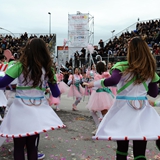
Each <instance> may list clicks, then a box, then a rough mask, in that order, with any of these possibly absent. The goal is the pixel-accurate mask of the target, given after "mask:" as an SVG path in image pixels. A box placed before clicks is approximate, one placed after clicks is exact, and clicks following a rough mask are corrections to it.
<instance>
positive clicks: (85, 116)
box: [0, 95, 160, 160]
mask: <svg viewBox="0 0 160 160" xmlns="http://www.w3.org/2000/svg"><path fill="white" fill-rule="evenodd" d="M150 99H151V98H150ZM157 99H160V97H159V96H158V97H157ZM83 100H84V101H83ZM83 100H82V102H81V103H80V104H79V105H78V109H79V111H72V110H71V106H72V103H73V102H74V100H73V98H67V96H66V95H63V96H62V97H61V104H60V107H61V111H59V112H57V114H58V115H59V117H60V118H61V119H62V121H63V122H64V124H66V125H67V128H65V129H60V130H54V131H50V132H47V133H42V134H41V136H40V144H39V151H40V152H42V153H45V155H46V156H45V158H44V160H114V159H115V150H116V143H115V142H113V141H94V140H92V139H91V137H92V134H91V132H92V131H93V130H94V129H95V125H94V122H93V120H92V117H91V116H90V113H89V111H88V110H87V109H86V108H85V105H86V103H87V101H88V97H85V98H84V99H83ZM53 108H54V107H53ZM155 109H156V110H157V112H159V113H160V108H158V107H156V108H155ZM146 156H147V159H148V160H160V152H159V151H158V150H157V149H156V147H155V142H154V141H149V142H148V144H147V150H146ZM128 159H130V160H133V151H132V142H130V147H129V155H128ZM0 160H13V141H12V139H7V140H6V141H5V143H4V144H3V146H2V147H1V148H0Z"/></svg>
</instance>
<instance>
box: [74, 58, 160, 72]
mask: <svg viewBox="0 0 160 160" xmlns="http://www.w3.org/2000/svg"><path fill="white" fill-rule="evenodd" d="M154 58H155V60H156V63H157V72H158V73H160V56H154ZM102 60H103V61H105V62H106V64H107V63H112V64H114V63H117V62H121V61H126V60H127V57H126V56H109V57H102ZM93 61H94V63H95V64H96V63H97V62H98V61H99V59H96V57H93ZM93 61H91V60H90V58H87V59H85V58H82V57H80V58H79V59H74V60H73V61H72V64H73V65H72V66H73V67H82V66H83V65H91V64H92V63H93Z"/></svg>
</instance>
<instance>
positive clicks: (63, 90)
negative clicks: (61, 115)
mask: <svg viewBox="0 0 160 160" xmlns="http://www.w3.org/2000/svg"><path fill="white" fill-rule="evenodd" d="M56 78H57V84H58V88H59V90H60V96H59V97H57V98H55V97H53V96H52V94H50V96H49V105H50V106H52V105H53V104H54V105H55V106H56V111H60V108H59V104H60V97H61V94H64V93H67V91H68V89H69V87H68V86H67V85H66V84H65V83H64V82H63V74H62V73H57V74H56Z"/></svg>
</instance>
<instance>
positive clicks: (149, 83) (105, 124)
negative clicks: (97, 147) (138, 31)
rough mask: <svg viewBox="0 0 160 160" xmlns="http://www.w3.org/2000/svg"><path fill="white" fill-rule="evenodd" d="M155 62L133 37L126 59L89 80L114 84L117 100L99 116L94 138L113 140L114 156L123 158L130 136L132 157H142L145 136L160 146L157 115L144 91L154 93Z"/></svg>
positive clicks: (145, 140) (145, 142)
mask: <svg viewBox="0 0 160 160" xmlns="http://www.w3.org/2000/svg"><path fill="white" fill-rule="evenodd" d="M155 71H156V62H155V59H154V57H153V56H152V54H151V52H150V50H149V47H148V45H147V43H146V42H145V41H144V40H143V39H141V38H139V37H135V38H133V39H132V40H131V41H130V43H129V46H128V54H127V61H126V62H119V63H117V64H115V65H114V66H113V68H112V69H111V74H112V76H111V77H110V78H108V79H105V80H99V81H96V82H94V83H92V82H91V83H89V84H88V87H93V86H111V85H117V89H118V91H117V96H116V101H115V103H114V104H113V106H112V107H111V108H110V110H109V111H108V113H107V114H106V115H105V117H104V118H103V119H102V121H101V123H100V125H99V127H98V130H97V132H96V135H95V136H94V137H93V139H96V140H116V141H117V153H116V156H117V160H126V159H127V152H128V145H129V140H133V154H134V159H135V160H144V159H146V157H145V151H146V144H147V140H156V145H157V146H158V148H159V149H160V140H159V139H160V127H158V126H159V124H160V116H159V115H158V113H157V112H156V110H155V109H154V108H153V107H152V106H151V105H150V104H149V102H148V100H147V94H149V95H150V96H152V97H156V96H157V94H158V87H157V82H158V81H159V76H158V75H157V74H156V73H155Z"/></svg>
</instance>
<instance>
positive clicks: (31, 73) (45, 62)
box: [19, 38, 55, 87]
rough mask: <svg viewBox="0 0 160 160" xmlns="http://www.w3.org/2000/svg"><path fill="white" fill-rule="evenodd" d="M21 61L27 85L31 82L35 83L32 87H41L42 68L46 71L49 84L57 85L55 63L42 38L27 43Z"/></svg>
mask: <svg viewBox="0 0 160 160" xmlns="http://www.w3.org/2000/svg"><path fill="white" fill-rule="evenodd" d="M19 61H20V62H21V64H22V69H23V70H22V72H23V75H24V81H23V82H26V84H27V83H28V80H29V81H33V83H32V87H37V86H39V87H41V86H42V81H41V76H42V68H43V69H44V70H45V78H48V80H49V82H51V83H55V80H54V72H53V70H54V66H53V61H52V59H51V56H50V53H49V50H48V48H47V46H46V43H45V42H44V41H43V40H42V39H41V38H33V39H31V40H29V41H28V42H27V44H26V46H25V47H24V48H23V50H22V55H21V57H20V59H19ZM28 78H29V79H28Z"/></svg>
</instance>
